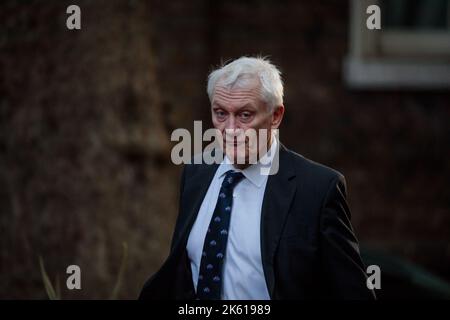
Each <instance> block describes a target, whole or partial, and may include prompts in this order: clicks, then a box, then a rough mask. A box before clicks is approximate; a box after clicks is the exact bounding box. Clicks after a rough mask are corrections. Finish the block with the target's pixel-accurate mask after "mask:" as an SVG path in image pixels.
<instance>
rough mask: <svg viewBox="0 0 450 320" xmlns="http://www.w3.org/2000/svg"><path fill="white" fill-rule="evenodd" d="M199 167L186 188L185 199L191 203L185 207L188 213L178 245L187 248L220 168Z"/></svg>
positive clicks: (213, 166) (210, 166) (214, 165)
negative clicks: (212, 182) (196, 221)
mask: <svg viewBox="0 0 450 320" xmlns="http://www.w3.org/2000/svg"><path fill="white" fill-rule="evenodd" d="M198 166H200V167H199V168H198V170H197V172H196V173H195V174H194V175H193V176H192V177H189V183H186V184H185V186H184V187H185V190H184V192H185V199H187V201H189V202H188V203H186V204H185V205H184V209H185V210H186V213H185V214H184V217H185V218H184V220H183V224H182V226H181V229H180V230H181V231H180V238H179V242H178V244H179V245H180V244H181V245H182V246H183V247H186V244H187V239H188V236H189V232H190V230H191V228H192V225H193V224H194V222H195V219H196V217H197V214H198V212H199V210H200V206H201V205H202V202H203V199H204V198H205V195H206V192H207V191H208V188H209V185H210V184H211V181H212V179H213V177H214V174H215V173H216V171H217V168H218V167H219V165H218V164H212V165H205V164H202V165H198Z"/></svg>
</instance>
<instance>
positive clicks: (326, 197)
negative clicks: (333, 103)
mask: <svg viewBox="0 0 450 320" xmlns="http://www.w3.org/2000/svg"><path fill="white" fill-rule="evenodd" d="M207 91H208V95H209V98H210V102H211V114H212V122H213V125H214V127H215V129H216V130H217V132H218V136H219V137H221V138H220V140H219V142H220V146H221V150H222V151H223V153H224V154H225V155H226V157H225V158H224V159H223V161H222V162H221V163H219V164H212V165H208V164H188V165H186V166H185V168H184V171H183V174H182V179H181V187H180V204H179V208H180V209H179V216H178V219H177V222H176V226H175V231H174V234H173V239H172V244H171V251H170V254H169V257H168V258H167V260H166V262H165V263H164V265H163V266H162V268H161V269H160V270H159V271H158V272H157V273H156V274H155V275H154V276H153V277H152V278H150V280H148V281H147V283H146V284H145V286H144V288H143V290H142V292H141V295H140V298H141V299H258V300H266V299H314V298H338V299H341V298H344V299H373V298H374V297H375V295H374V293H373V292H372V291H371V290H369V289H368V288H367V286H366V274H365V268H364V266H363V263H362V261H361V258H360V254H359V248H358V241H357V239H356V237H355V235H354V233H353V229H352V226H351V224H350V211H349V208H348V206H347V203H346V184H345V180H344V177H343V176H342V175H341V174H340V173H339V172H337V171H335V170H333V169H330V168H328V167H325V166H323V165H320V164H318V163H315V162H313V161H311V160H308V159H306V158H304V157H303V156H301V155H298V154H296V153H294V152H292V151H290V150H288V149H287V148H286V147H285V146H284V145H282V144H281V143H280V142H279V141H278V140H277V137H276V134H274V132H276V131H277V129H278V127H279V126H280V123H281V121H282V119H283V115H284V110H285V109H284V106H283V84H282V81H281V77H280V72H279V71H278V70H277V68H276V67H275V66H274V65H272V64H271V63H270V62H269V61H268V60H265V59H262V58H249V57H242V58H239V59H237V60H235V61H233V62H231V63H229V64H227V65H225V66H223V67H221V68H219V69H217V70H215V71H213V72H212V73H211V74H210V76H209V79H208V88H207ZM252 130H257V132H258V140H257V141H256V142H255V140H254V139H253V140H252V139H249V138H248V137H249V136H248V135H246V133H247V132H250V131H252ZM264 130H265V131H266V132H269V134H266V135H265V136H264V135H263V134H262V133H260V132H265V131H264ZM261 137H263V139H260V138H261ZM222 139H223V140H222ZM255 155H256V161H253V162H252V161H250V158H253V159H254V158H255V157H254V156H255ZM239 159H241V160H242V159H244V161H238V160H239ZM267 166H268V167H269V169H270V170H269V173H267V172H266V171H264V170H263V169H264V168H267Z"/></svg>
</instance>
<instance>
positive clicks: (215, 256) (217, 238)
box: [197, 170, 244, 300]
mask: <svg viewBox="0 0 450 320" xmlns="http://www.w3.org/2000/svg"><path fill="white" fill-rule="evenodd" d="M242 178H244V175H243V174H242V173H241V172H236V171H232V170H229V171H227V173H226V176H225V178H224V179H223V182H222V187H221V188H220V192H219V197H218V199H217V204H216V208H215V209H214V213H213V215H212V218H211V222H210V223H209V227H208V231H207V233H206V237H205V242H204V244H203V251H202V259H201V262H200V271H199V275H198V282H197V299H200V300H220V293H221V290H222V266H223V260H224V258H225V252H226V248H227V239H228V228H229V226H230V215H231V208H232V205H233V189H234V187H235V186H236V185H237V184H238V182H239V181H241V180H242Z"/></svg>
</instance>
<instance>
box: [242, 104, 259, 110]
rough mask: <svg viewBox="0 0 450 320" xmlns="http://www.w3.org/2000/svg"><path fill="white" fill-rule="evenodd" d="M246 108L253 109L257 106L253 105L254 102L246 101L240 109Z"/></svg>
mask: <svg viewBox="0 0 450 320" xmlns="http://www.w3.org/2000/svg"><path fill="white" fill-rule="evenodd" d="M245 108H251V109H256V108H255V106H254V105H253V103H250V102H249V103H246V104H245V105H244V106H243V107H242V108H239V110H241V109H245Z"/></svg>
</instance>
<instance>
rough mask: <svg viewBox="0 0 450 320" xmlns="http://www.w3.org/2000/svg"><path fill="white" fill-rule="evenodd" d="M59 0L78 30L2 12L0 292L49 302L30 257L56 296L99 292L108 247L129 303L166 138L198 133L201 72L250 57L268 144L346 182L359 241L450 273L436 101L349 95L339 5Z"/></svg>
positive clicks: (146, 264) (171, 206)
mask: <svg viewBox="0 0 450 320" xmlns="http://www.w3.org/2000/svg"><path fill="white" fill-rule="evenodd" d="M74 3H76V4H78V5H79V6H80V7H81V10H82V29H81V30H80V31H69V30H67V29H66V27H65V21H66V17H67V14H66V13H65V11H66V8H67V6H68V5H69V4H72V2H70V3H69V2H66V1H45V2H44V1H27V2H23V1H11V0H10V1H3V2H2V3H1V4H0V25H1V29H0V74H1V78H0V186H1V187H0V208H1V209H0V228H1V229H0V231H1V235H0V297H1V298H45V297H46V293H45V290H44V286H43V284H42V278H41V274H40V270H39V264H38V256H39V255H41V256H42V257H43V260H44V263H45V266H46V270H47V272H48V274H49V275H50V278H51V279H52V280H53V281H55V277H56V275H59V278H60V282H61V287H62V288H63V290H62V296H63V298H108V297H109V295H110V294H111V292H112V288H113V287H114V284H115V279H116V276H117V273H118V270H119V266H120V262H121V254H122V243H123V242H126V243H127V245H128V248H129V252H128V260H127V269H126V271H125V273H124V275H123V285H122V287H121V290H120V294H119V297H120V298H135V297H136V296H137V295H138V292H139V289H140V287H141V285H142V284H143V282H144V280H145V279H146V278H147V277H148V275H150V274H151V273H153V272H154V271H156V270H157V268H158V267H159V266H160V264H161V263H162V261H163V260H164V258H165V257H166V255H167V250H168V246H169V241H170V237H171V232H172V228H173V224H174V221H175V218H176V214H177V211H176V210H177V193H178V191H177V188H178V175H179V172H180V168H179V167H176V166H174V165H172V164H171V163H170V148H171V146H172V145H173V143H171V142H170V134H171V132H172V130H173V129H175V128H180V127H183V128H188V129H192V127H193V121H194V120H203V121H205V122H206V123H207V124H208V126H209V125H210V118H209V110H208V99H207V96H206V92H205V86H206V77H207V74H208V72H209V71H210V70H211V69H212V67H213V66H217V65H218V64H219V63H220V62H221V60H223V61H226V60H228V59H232V58H236V57H239V56H241V55H254V54H261V55H268V56H270V58H271V60H272V61H273V62H274V63H275V64H276V65H278V66H279V67H280V69H281V71H282V72H283V76H284V81H285V106H286V117H285V119H284V122H283V124H282V127H281V129H280V136H281V140H282V142H283V143H284V144H285V145H287V146H288V147H290V148H291V149H293V150H295V151H297V152H299V153H301V154H303V155H304V156H306V157H308V158H311V159H313V160H315V161H318V162H321V163H324V164H326V165H328V166H331V167H334V168H336V169H338V170H339V171H341V172H343V173H344V174H345V176H346V178H347V183H348V188H349V203H350V206H351V209H352V214H353V217H352V219H353V224H354V227H355V229H356V233H357V236H358V237H359V239H360V241H361V243H362V244H363V245H364V247H369V248H375V249H379V250H381V251H384V252H388V253H392V254H395V255H397V256H399V257H403V258H406V259H407V260H410V261H413V262H415V263H417V264H419V265H421V266H423V267H425V268H427V269H428V270H430V271H432V272H433V273H435V274H437V275H439V276H441V277H442V278H445V279H447V280H450V273H449V272H450V245H449V243H450V232H449V231H450V228H449V226H450V209H449V208H450V188H449V187H448V180H449V178H450V165H449V163H448V158H449V148H448V146H449V145H450V127H449V126H448V119H449V113H450V111H449V102H450V93H449V92H448V91H447V92H444V91H442V92H436V91H406V90H404V91H366V92H364V91H350V90H349V89H347V88H346V87H345V85H344V83H343V81H342V62H343V58H344V56H345V55H346V53H347V51H348V46H349V43H348V41H349V39H348V23H349V8H348V3H347V2H346V1H245V2H244V1H206V0H202V1H200V0H194V1H181V0H172V1H156V0H153V1H149V2H144V1H95V2H94V1H76V2H74ZM204 127H206V125H204ZM69 264H78V265H80V267H81V269H82V285H83V290H81V291H75V292H74V291H68V290H65V289H64V288H65V279H66V274H65V268H66V267H67V266H68V265H69ZM55 282H56V281H55Z"/></svg>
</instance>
